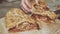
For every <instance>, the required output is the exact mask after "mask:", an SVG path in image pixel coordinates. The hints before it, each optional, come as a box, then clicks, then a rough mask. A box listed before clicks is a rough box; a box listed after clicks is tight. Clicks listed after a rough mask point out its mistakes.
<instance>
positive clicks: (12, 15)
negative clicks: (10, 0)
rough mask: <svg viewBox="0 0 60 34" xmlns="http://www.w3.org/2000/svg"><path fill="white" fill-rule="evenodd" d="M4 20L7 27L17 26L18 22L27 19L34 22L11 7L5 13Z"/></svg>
mask: <svg viewBox="0 0 60 34" xmlns="http://www.w3.org/2000/svg"><path fill="white" fill-rule="evenodd" d="M5 20H6V27H7V29H9V28H12V27H14V26H17V25H18V24H20V23H22V22H24V21H28V22H29V23H35V21H34V20H33V19H32V18H30V17H29V16H28V15H26V14H25V13H24V12H23V11H22V10H20V9H18V8H11V9H10V10H9V12H8V13H7V14H6V17H5Z"/></svg>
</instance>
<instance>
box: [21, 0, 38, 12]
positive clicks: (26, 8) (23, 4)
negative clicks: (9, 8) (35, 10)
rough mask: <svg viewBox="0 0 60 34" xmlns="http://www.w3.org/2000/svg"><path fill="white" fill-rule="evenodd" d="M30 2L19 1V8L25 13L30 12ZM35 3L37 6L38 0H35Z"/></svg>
mask: <svg viewBox="0 0 60 34" xmlns="http://www.w3.org/2000/svg"><path fill="white" fill-rule="evenodd" d="M30 1H31V0H21V4H20V7H21V8H22V10H23V11H24V12H25V13H28V12H31V10H30V9H31V8H32V5H31V3H30ZM35 3H36V4H37V5H38V0H35Z"/></svg>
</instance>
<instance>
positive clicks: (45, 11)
mask: <svg viewBox="0 0 60 34" xmlns="http://www.w3.org/2000/svg"><path fill="white" fill-rule="evenodd" d="M31 12H32V13H33V14H39V15H42V16H48V17H49V18H51V19H55V18H56V14H55V13H54V12H51V11H50V8H49V7H48V5H47V3H46V2H45V0H39V5H37V4H35V3H34V2H33V5H32V9H31Z"/></svg>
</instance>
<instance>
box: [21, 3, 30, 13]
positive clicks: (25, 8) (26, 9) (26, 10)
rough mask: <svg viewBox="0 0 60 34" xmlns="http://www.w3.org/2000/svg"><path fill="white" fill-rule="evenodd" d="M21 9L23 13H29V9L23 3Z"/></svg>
mask: <svg viewBox="0 0 60 34" xmlns="http://www.w3.org/2000/svg"><path fill="white" fill-rule="evenodd" d="M21 7H22V9H23V10H24V12H30V9H29V8H28V7H27V6H26V5H25V3H24V2H22V3H21Z"/></svg>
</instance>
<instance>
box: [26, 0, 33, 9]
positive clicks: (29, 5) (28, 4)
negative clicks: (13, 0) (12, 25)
mask: <svg viewBox="0 0 60 34" xmlns="http://www.w3.org/2000/svg"><path fill="white" fill-rule="evenodd" d="M25 4H26V5H27V7H29V8H31V7H32V6H31V3H30V0H25Z"/></svg>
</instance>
